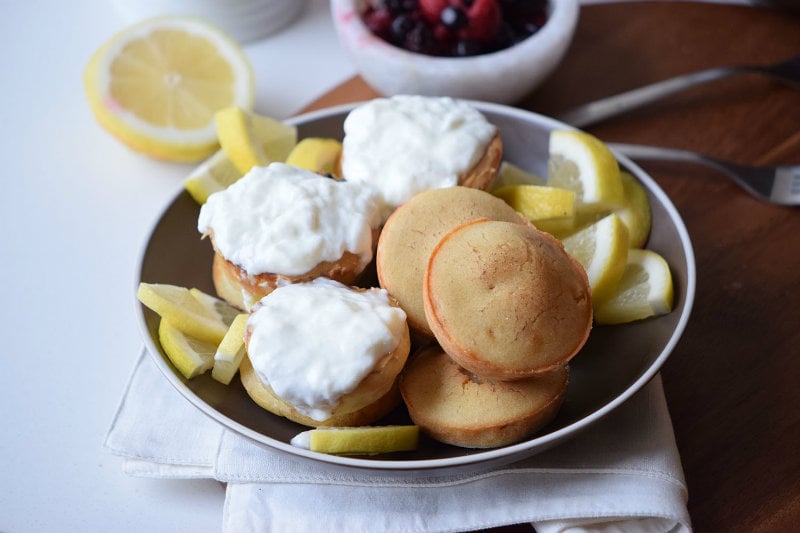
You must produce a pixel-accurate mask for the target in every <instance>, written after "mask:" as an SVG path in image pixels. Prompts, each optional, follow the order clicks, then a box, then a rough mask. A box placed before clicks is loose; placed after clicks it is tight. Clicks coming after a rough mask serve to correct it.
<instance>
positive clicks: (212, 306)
mask: <svg viewBox="0 0 800 533" xmlns="http://www.w3.org/2000/svg"><path fill="white" fill-rule="evenodd" d="M189 294H191V295H192V296H193V297H194V298H195V299H196V300H198V301H199V302H200V303H201V304H202V305H203V307H204V308H205V309H206V310H207V311H208V312H209V314H211V316H213V317H215V318H216V319H217V320H219V321H220V322H222V323H223V324H225V326H226V327H229V326H230V325H231V324H232V323H233V320H234V319H235V318H236V317H237V316H239V314H240V313H241V311H239V310H238V309H236V308H235V307H234V306H232V305H231V304H229V303H228V302H226V301H225V300H221V299H219V298H217V297H216V296H211V295H210V294H206V293H204V292H203V291H201V290H200V289H195V288H191V289H189Z"/></svg>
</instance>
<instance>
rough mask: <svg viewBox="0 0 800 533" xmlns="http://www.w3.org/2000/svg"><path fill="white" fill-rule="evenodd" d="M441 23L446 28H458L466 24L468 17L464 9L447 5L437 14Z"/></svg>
mask: <svg viewBox="0 0 800 533" xmlns="http://www.w3.org/2000/svg"><path fill="white" fill-rule="evenodd" d="M439 20H440V21H441V22H442V25H443V26H444V27H445V28H447V29H448V30H453V31H455V30H460V29H461V28H463V27H464V26H466V25H467V23H468V22H469V19H468V18H467V14H466V13H464V10H463V9H461V8H458V7H455V6H447V7H446V8H444V9H442V12H441V14H440V15H439Z"/></svg>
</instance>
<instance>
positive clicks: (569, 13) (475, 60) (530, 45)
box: [330, 0, 580, 68]
mask: <svg viewBox="0 0 800 533" xmlns="http://www.w3.org/2000/svg"><path fill="white" fill-rule="evenodd" d="M365 2H366V0H330V6H331V14H332V16H333V20H334V24H335V25H336V27H337V30H338V33H339V36H340V38H341V40H342V41H345V42H353V43H365V44H366V43H369V45H370V47H371V48H372V50H374V51H380V52H383V53H385V55H386V56H387V57H388V58H392V59H395V60H397V61H402V62H413V63H415V64H417V65H419V64H429V65H431V66H432V67H433V68H436V67H442V66H459V67H468V68H480V67H482V66H484V65H486V64H490V63H491V64H493V63H495V62H498V61H502V62H512V61H513V59H514V58H518V57H521V56H525V55H527V54H529V53H530V50H533V49H536V48H537V47H538V46H539V45H540V44H541V43H542V42H545V41H552V42H549V43H548V44H549V46H548V47H547V48H548V49H550V48H552V47H553V46H554V45H555V43H557V42H559V40H558V39H556V35H554V33H555V32H557V31H559V30H561V29H566V31H565V34H566V35H567V36H568V38H571V36H572V34H573V33H574V32H575V26H576V23H577V20H578V14H579V11H580V5H579V2H578V0H548V19H547V22H546V23H545V24H544V26H542V27H541V28H540V29H539V31H537V32H536V33H534V34H533V35H531V36H529V37H527V38H525V39H523V40H522V41H520V42H519V43H517V44H515V45H513V46H510V47H508V48H503V49H501V50H496V51H494V52H490V53H486V54H479V55H473V56H464V57H450V56H432V55H425V54H419V53H416V52H411V51H409V50H406V49H404V48H400V47H398V46H395V45H393V44H391V43H388V42H386V41H384V40H383V39H381V38H380V37H378V36H377V35H375V34H374V33H372V32H371V31H370V30H369V28H367V26H366V24H364V21H363V19H362V18H361V16H359V10H360V9H362V6H363V5H364V3H365Z"/></svg>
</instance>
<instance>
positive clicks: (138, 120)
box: [83, 16, 255, 162]
mask: <svg viewBox="0 0 800 533" xmlns="http://www.w3.org/2000/svg"><path fill="white" fill-rule="evenodd" d="M83 83H84V89H85V92H86V96H87V98H88V101H89V105H90V107H91V109H92V112H93V113H94V115H95V117H96V118H97V120H98V122H99V123H100V124H101V125H102V126H103V127H104V128H105V129H107V130H108V131H109V132H110V133H112V134H113V135H114V136H115V137H117V138H118V139H119V140H120V141H122V142H123V143H124V144H126V145H127V146H128V147H130V148H132V149H134V150H136V151H139V152H143V153H145V154H148V155H150V156H153V157H156V158H159V159H166V160H170V161H184V162H194V161H200V160H202V159H203V158H206V157H208V156H210V155H211V154H212V153H214V151H215V150H216V149H217V148H218V146H219V145H218V141H217V134H216V130H215V127H214V114H215V113H216V112H217V111H218V110H220V109H223V108H226V107H230V106H240V107H243V108H246V109H249V108H251V107H252V105H253V98H254V94H255V84H254V80H253V70H252V67H251V65H250V62H249V61H248V59H247V56H246V55H245V54H244V52H243V50H242V48H241V47H240V46H239V45H238V44H237V43H236V42H235V41H234V40H233V39H231V38H230V37H228V36H227V35H226V34H225V33H223V32H222V31H221V30H219V29H217V28H216V27H215V26H212V25H210V24H208V23H206V22H203V21H201V20H199V19H194V18H190V17H181V16H165V17H156V18H152V19H148V20H145V21H143V22H140V23H138V24H135V25H133V26H130V27H128V28H126V29H123V30H122V31H120V32H119V33H117V34H116V35H114V36H113V37H112V38H111V39H110V40H109V41H107V42H106V43H105V44H104V45H102V46H101V47H100V48H99V49H98V50H97V51H96V52H95V53H94V55H93V56H92V57H91V59H90V60H89V62H88V64H87V66H86V68H85V70H84V75H83Z"/></svg>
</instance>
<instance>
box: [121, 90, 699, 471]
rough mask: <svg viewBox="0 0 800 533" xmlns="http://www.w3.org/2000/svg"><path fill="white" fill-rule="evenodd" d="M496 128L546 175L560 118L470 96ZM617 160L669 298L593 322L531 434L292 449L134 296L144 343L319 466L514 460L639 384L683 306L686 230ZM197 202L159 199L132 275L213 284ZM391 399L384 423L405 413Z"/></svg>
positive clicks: (260, 439)
mask: <svg viewBox="0 0 800 533" xmlns="http://www.w3.org/2000/svg"><path fill="white" fill-rule="evenodd" d="M474 105H475V106H476V107H477V108H478V109H480V110H481V111H482V112H483V113H484V114H485V115H486V116H487V118H488V119H489V120H490V121H491V122H493V123H494V124H496V125H497V126H498V127H499V128H500V131H501V134H502V137H503V145H504V154H505V155H504V157H505V159H506V160H508V161H510V162H512V163H515V164H517V165H519V166H521V167H523V168H526V169H528V170H530V171H533V172H535V173H538V174H540V175H546V161H547V143H548V136H549V132H550V131H551V130H552V129H564V128H568V127H569V126H567V125H565V124H563V123H560V122H557V121H555V120H553V119H550V118H547V117H543V116H541V115H536V114H534V113H530V112H527V111H523V110H519V109H515V108H511V107H506V106H502V105H497V104H487V103H480V102H474ZM351 108H352V106H351V105H347V106H339V107H335V108H331V109H326V110H322V111H318V112H314V113H309V114H306V115H302V116H299V117H296V118H294V119H292V120H291V122H292V123H293V124H295V125H297V127H298V130H299V137H300V138H304V137H310V136H315V137H335V138H339V139H341V137H342V122H343V120H344V118H345V116H346V115H347V113H348V111H349V110H350V109H351ZM618 159H619V161H620V164H621V165H622V166H623V167H625V168H626V169H627V170H628V171H630V172H631V173H632V174H634V175H635V176H636V177H637V178H638V179H639V180H640V181H641V183H642V184H643V185H644V186H645V188H646V189H647V191H648V195H649V197H650V202H651V205H652V210H653V227H652V232H651V235H650V239H649V241H648V244H647V247H648V248H650V249H652V250H655V251H657V252H658V253H660V254H661V255H662V256H663V257H664V258H665V259H666V260H667V262H668V263H669V265H670V267H671V269H672V275H673V282H674V286H675V307H674V310H673V311H672V313H670V314H668V315H665V316H662V317H658V318H653V319H649V320H644V321H640V322H637V323H633V324H626V325H620V326H595V328H594V329H593V330H592V333H591V335H590V337H589V341H588V342H587V344H586V346H585V347H584V348H583V350H582V351H581V353H579V354H578V355H577V356H576V357H575V359H573V361H572V363H571V364H570V367H571V372H570V384H569V389H568V391H567V396H566V400H565V402H564V405H563V407H562V409H561V411H560V412H559V414H558V416H557V417H556V419H555V420H554V421H553V422H551V423H550V424H549V425H548V426H547V427H546V428H544V429H543V430H542V431H540V432H539V433H538V434H536V435H535V436H534V437H533V438H531V439H529V440H526V441H524V442H521V443H518V444H515V445H512V446H506V447H503V448H497V449H491V450H468V449H464V448H458V447H454V446H449V445H445V444H441V443H438V442H436V441H433V440H430V439H427V438H424V437H423V438H422V440H421V443H420V448H419V450H417V451H415V452H413V453H408V454H403V455H388V456H385V457H382V456H379V457H368V458H361V457H338V456H332V455H325V454H319V453H315V452H310V451H307V450H302V449H298V448H295V447H293V446H291V445H290V444H289V441H290V439H291V438H292V437H293V436H294V435H296V434H297V433H299V432H300V431H302V430H303V429H305V428H303V427H302V426H300V425H297V424H295V423H293V422H290V421H288V420H286V419H284V418H281V417H278V416H275V415H272V414H271V413H269V412H267V411H265V410H263V409H261V408H260V407H258V406H257V405H256V404H255V403H254V402H253V401H252V400H251V399H250V398H249V396H247V393H246V392H245V390H244V388H243V387H242V385H241V382H240V381H239V379H238V377H237V378H235V379H234V380H233V382H231V384H230V385H229V386H225V385H222V384H220V383H218V382H216V381H214V380H213V379H212V378H211V376H210V373H208V374H206V375H203V376H200V377H197V378H194V379H192V380H186V379H184V378H183V377H182V376H181V375H180V373H178V372H177V371H176V370H175V368H174V367H173V366H172V365H171V364H170V362H169V360H168V359H167V357H166V356H165V354H164V352H163V351H162V349H161V346H160V344H159V342H158V333H157V332H158V320H159V319H158V316H157V315H155V314H154V313H153V312H152V311H150V310H149V309H147V308H145V307H144V306H142V305H141V304H139V303H138V302H137V310H138V315H139V317H140V324H141V328H142V334H143V337H144V341H145V344H146V345H147V347H148V350H149V352H150V354H151V355H152V357H153V359H154V360H155V362H156V364H157V365H158V367H159V369H160V370H161V371H162V373H163V374H164V376H165V377H166V379H167V380H168V381H169V382H170V383H171V384H172V385H173V386H174V387H175V388H176V389H177V390H178V391H179V392H180V393H181V394H182V395H183V396H185V397H186V398H187V399H188V400H189V401H190V402H191V403H193V404H194V405H195V406H196V407H197V408H198V409H200V410H201V411H202V412H203V413H205V414H206V415H208V416H210V417H211V418H213V419H214V420H216V421H217V422H219V423H220V424H222V425H223V426H225V427H227V428H228V429H230V430H233V431H235V432H237V433H239V434H241V435H243V436H245V437H247V438H249V439H252V440H253V441H255V442H256V443H259V444H261V445H263V446H266V447H269V448H270V449H272V450H278V451H281V452H285V453H288V454H291V455H293V456H295V457H298V458H301V459H303V460H310V461H314V462H315V463H316V464H317V465H319V467H320V468H329V467H332V468H355V469H359V470H363V471H368V472H374V473H377V474H386V473H395V474H409V475H415V476H419V475H429V474H430V475H434V474H435V475H440V474H443V473H454V472H464V471H473V470H478V469H486V468H491V467H496V466H499V465H502V464H506V463H509V462H512V461H516V460H519V459H523V458H525V457H528V456H530V455H533V454H535V453H538V452H540V451H543V450H545V449H547V448H549V447H551V446H554V445H556V444H558V443H560V442H563V441H564V440H565V439H568V438H570V437H572V436H574V435H575V434H576V433H578V432H580V431H581V430H583V429H585V428H586V427H588V426H590V425H592V424H593V423H595V422H597V421H598V420H600V419H601V418H603V417H604V416H606V415H607V414H608V413H610V412H611V411H613V410H614V409H615V408H617V407H618V406H619V405H621V404H622V403H623V402H625V401H626V400H627V399H628V398H630V397H631V396H632V395H633V394H634V393H636V391H638V390H639V389H641V388H642V387H643V386H644V385H645V384H646V383H647V382H648V381H649V380H650V379H651V378H652V377H653V376H654V375H655V374H656V373H657V372H658V370H659V368H660V367H661V365H663V364H664V361H666V359H667V357H668V356H669V354H670V352H671V351H672V349H673V348H674V347H675V344H676V343H677V342H678V339H679V338H680V336H681V334H682V333H683V330H684V328H685V326H686V322H687V320H688V318H689V313H690V310H691V307H692V302H693V299H694V291H695V263H694V254H693V252H692V247H691V243H690V240H689V235H688V233H687V232H686V228H685V226H684V224H683V221H682V220H681V218H680V216H679V214H678V212H677V210H676V209H675V207H674V206H673V205H672V203H671V202H670V200H669V199H668V198H667V196H666V194H664V192H663V191H662V190H661V189H660V188H659V187H658V185H656V183H655V182H654V181H653V180H652V179H651V178H650V177H649V176H648V175H647V174H645V173H644V172H643V171H642V170H641V169H640V168H639V167H637V166H636V165H635V164H633V163H632V162H631V161H630V160H628V159H627V158H625V157H623V156H618ZM198 213H199V207H198V206H197V204H196V203H195V202H194V201H193V200H192V198H191V197H190V196H189V195H188V194H186V193H185V192H184V193H181V194H180V195H178V196H177V197H176V198H175V200H174V201H173V202H172V203H171V204H170V205H169V206H168V207H167V208H166V210H165V211H164V213H163V214H162V215H161V217H160V218H159V220H158V221H157V222H156V224H155V227H154V229H153V231H152V234H151V235H150V238H149V240H148V242H147V243H146V246H145V249H144V251H143V253H142V256H141V265H140V276H139V277H140V280H141V281H144V282H148V283H172V284H176V285H181V286H186V287H197V288H199V289H201V290H204V291H207V292H209V293H212V294H213V292H214V288H213V284H212V281H211V259H212V250H211V245H210V243H209V242H208V240H207V239H206V240H201V239H200V235H199V234H198V232H197V215H198ZM408 421H409V420H408V415H407V413H406V412H405V409H403V408H398V409H397V410H396V411H395V412H394V413H392V414H391V415H390V416H389V417H388V418H387V419H386V420H384V422H386V423H402V422H408Z"/></svg>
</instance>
